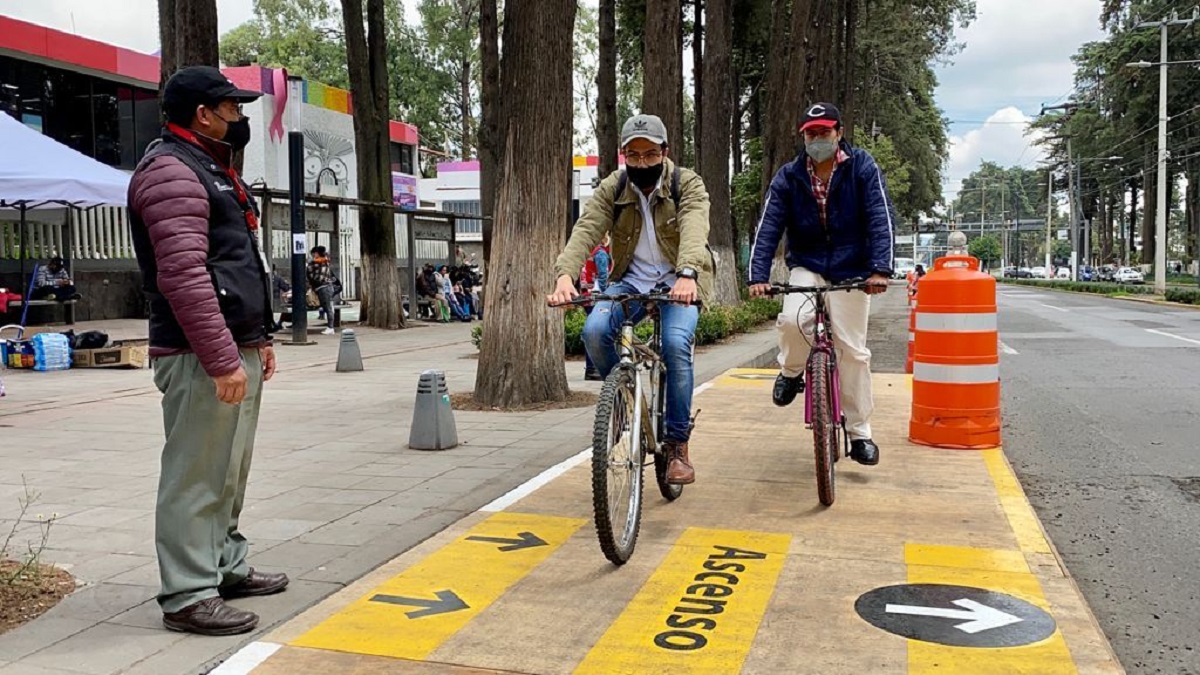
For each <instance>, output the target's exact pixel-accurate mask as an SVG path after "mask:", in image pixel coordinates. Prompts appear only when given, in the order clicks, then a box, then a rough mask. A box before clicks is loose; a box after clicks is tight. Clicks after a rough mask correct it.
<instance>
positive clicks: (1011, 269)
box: [1004, 265, 1017, 279]
mask: <svg viewBox="0 0 1200 675" xmlns="http://www.w3.org/2000/svg"><path fill="white" fill-rule="evenodd" d="M1004 278H1005V279H1015V278H1017V268H1016V266H1015V265H1009V266H1008V267H1005V268H1004Z"/></svg>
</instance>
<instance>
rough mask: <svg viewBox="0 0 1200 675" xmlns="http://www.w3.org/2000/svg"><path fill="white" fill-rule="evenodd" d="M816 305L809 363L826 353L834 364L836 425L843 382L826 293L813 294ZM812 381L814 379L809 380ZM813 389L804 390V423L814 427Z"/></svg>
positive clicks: (834, 414) (840, 405)
mask: <svg viewBox="0 0 1200 675" xmlns="http://www.w3.org/2000/svg"><path fill="white" fill-rule="evenodd" d="M813 298H814V302H815V304H816V307H815V312H814V316H813V345H812V348H811V350H810V352H809V363H812V355H811V354H812V352H817V351H821V352H825V353H826V354H828V355H829V362H830V363H832V364H833V373H832V378H831V379H832V387H833V411H832V412H833V419H834V421H835V423H837V424H841V422H842V381H841V377H840V376H839V374H838V365H837V350H836V349H834V347H833V324H832V323H831V322H830V321H829V309H828V308H827V307H826V306H825V293H824V292H818V293H814V294H813ZM808 370H809V368H808V365H806V366H805V374H806V375H807V373H808ZM809 381H810V382H811V381H812V378H811V377H810V378H809ZM812 422H813V419H812V387H805V389H804V423H805V424H806V425H808V426H810V427H811V426H812Z"/></svg>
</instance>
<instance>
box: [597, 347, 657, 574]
mask: <svg viewBox="0 0 1200 675" xmlns="http://www.w3.org/2000/svg"><path fill="white" fill-rule="evenodd" d="M634 377H635V375H634V373H633V371H632V370H631V369H629V368H616V369H614V370H613V371H612V372H611V373H609V375H608V379H606V380H605V381H604V387H603V388H601V390H600V400H599V401H598V402H597V403H596V421H595V424H594V426H593V429H592V511H593V514H594V517H595V521H596V536H597V538H598V539H599V540H600V550H601V551H603V552H604V557H606V558H608V559H609V561H610V562H612V563H613V564H614V565H623V564H625V563H626V562H627V561H628V560H629V558H630V556H632V555H633V549H634V547H635V546H636V545H637V537H638V530H639V528H640V527H641V521H642V460H643V457H644V441H643V439H642V438H634V435H633V415H634V410H635V407H636V406H637V405H638V404H639V403H638V401H637V399H636V397H635V389H634V386H635V383H634ZM643 423H649V421H648V420H645V421H644V422H643Z"/></svg>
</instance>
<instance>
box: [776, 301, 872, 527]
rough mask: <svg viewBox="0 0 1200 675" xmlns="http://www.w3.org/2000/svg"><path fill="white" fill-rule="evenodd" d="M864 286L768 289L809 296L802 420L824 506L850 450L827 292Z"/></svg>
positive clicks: (828, 503)
mask: <svg viewBox="0 0 1200 675" xmlns="http://www.w3.org/2000/svg"><path fill="white" fill-rule="evenodd" d="M866 287H867V284H866V283H865V282H863V281H861V280H858V279H854V280H851V281H846V282H843V283H840V284H832V285H828V286H792V285H790V284H772V285H771V289H770V290H769V291H768V293H769V294H770V295H787V294H789V293H804V294H806V295H810V296H812V302H813V305H814V306H813V341H812V343H811V344H810V345H809V347H810V349H809V352H808V361H807V362H806V363H805V364H804V381H805V383H806V386H805V387H804V424H805V426H806V427H808V428H809V429H812V432H813V452H814V454H815V455H816V469H817V498H818V499H819V500H820V502H821V504H823V505H825V506H832V505H833V500H834V498H835V497H836V493H837V486H836V482H835V478H834V464H835V463H837V461H838V459H839V458H840V457H841V456H843V455H845V456H849V454H850V438H849V436H847V435H846V416H845V415H844V414H843V413H842V389H841V380H840V379H839V377H838V367H837V351H836V350H835V349H834V346H833V324H832V322H831V321H830V320H829V307H828V303H827V302H826V296H827V295H828V294H829V293H831V292H833V291H847V292H849V291H855V290H864V289H866Z"/></svg>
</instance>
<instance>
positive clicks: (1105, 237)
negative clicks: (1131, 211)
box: [1100, 192, 1117, 264]
mask: <svg viewBox="0 0 1200 675" xmlns="http://www.w3.org/2000/svg"><path fill="white" fill-rule="evenodd" d="M1116 210H1117V195H1116V193H1114V192H1108V193H1106V194H1105V195H1104V221H1103V224H1102V225H1101V228H1100V263H1101V264H1108V262H1109V261H1110V260H1112V256H1113V225H1114V222H1115V220H1116Z"/></svg>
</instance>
